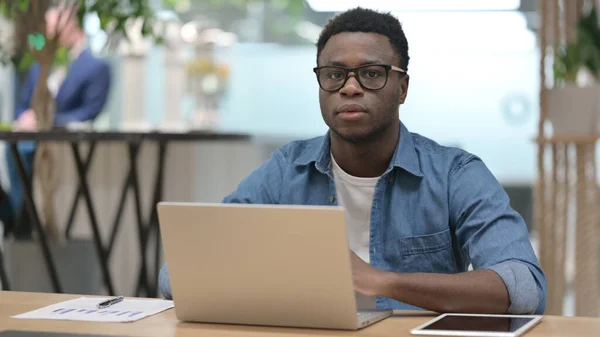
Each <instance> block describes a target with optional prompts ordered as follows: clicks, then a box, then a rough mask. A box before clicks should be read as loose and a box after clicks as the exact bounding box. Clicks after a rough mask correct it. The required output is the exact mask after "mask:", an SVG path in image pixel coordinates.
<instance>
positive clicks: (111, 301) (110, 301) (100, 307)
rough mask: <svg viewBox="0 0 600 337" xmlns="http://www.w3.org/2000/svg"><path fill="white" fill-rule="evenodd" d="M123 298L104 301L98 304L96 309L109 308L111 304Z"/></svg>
mask: <svg viewBox="0 0 600 337" xmlns="http://www.w3.org/2000/svg"><path fill="white" fill-rule="evenodd" d="M124 298H125V297H123V296H119V297H115V298H111V299H108V300H106V301H103V302H100V303H98V306H97V307H98V309H104V308H108V307H110V306H111V305H113V304H117V303H119V302H121V301H122V300H123V299H124Z"/></svg>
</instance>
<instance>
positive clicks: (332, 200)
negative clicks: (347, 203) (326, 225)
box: [329, 195, 335, 204]
mask: <svg viewBox="0 0 600 337" xmlns="http://www.w3.org/2000/svg"><path fill="white" fill-rule="evenodd" d="M334 201H335V197H334V196H333V195H332V196H330V197H329V202H330V203H332V204H333V202H334Z"/></svg>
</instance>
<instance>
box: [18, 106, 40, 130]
mask: <svg viewBox="0 0 600 337" xmlns="http://www.w3.org/2000/svg"><path fill="white" fill-rule="evenodd" d="M36 127H37V118H36V116H35V111H33V109H27V110H25V112H23V113H22V114H21V116H19V118H18V119H17V120H16V121H15V128H17V129H19V130H25V131H31V130H35V129H36Z"/></svg>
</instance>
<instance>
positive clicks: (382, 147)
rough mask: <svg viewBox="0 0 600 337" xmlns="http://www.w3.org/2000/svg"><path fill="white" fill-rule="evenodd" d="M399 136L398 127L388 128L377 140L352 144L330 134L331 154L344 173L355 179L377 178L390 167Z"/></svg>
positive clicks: (332, 133)
mask: <svg viewBox="0 0 600 337" xmlns="http://www.w3.org/2000/svg"><path fill="white" fill-rule="evenodd" d="M399 135H400V131H399V127H396V126H390V128H389V129H388V130H386V131H385V133H384V134H382V135H381V136H380V137H378V138H377V139H374V140H372V141H370V142H365V143H352V142H348V141H347V140H344V139H343V138H341V137H340V136H339V135H337V134H335V133H334V132H330V139H331V153H332V154H333V157H334V158H335V161H336V163H337V164H338V165H339V166H340V168H341V169H342V170H344V172H346V173H348V174H350V175H352V176H355V177H379V176H381V175H382V174H383V173H384V172H385V170H387V168H388V167H389V165H390V161H391V160H392V157H393V156H394V151H395V150H396V146H397V145H398V141H399Z"/></svg>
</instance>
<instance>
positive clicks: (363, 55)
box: [159, 8, 546, 314]
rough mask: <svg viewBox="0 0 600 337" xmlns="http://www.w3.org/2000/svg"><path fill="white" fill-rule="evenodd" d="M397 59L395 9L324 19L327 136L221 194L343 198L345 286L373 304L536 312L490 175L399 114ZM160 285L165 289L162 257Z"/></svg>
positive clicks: (506, 209) (302, 200) (526, 266)
mask: <svg viewBox="0 0 600 337" xmlns="http://www.w3.org/2000/svg"><path fill="white" fill-rule="evenodd" d="M408 63H409V56H408V44H407V41H406V37H405V35H404V32H403V30H402V27H401V25H400V23H399V22H398V20H397V19H396V18H395V17H393V16H391V15H389V14H383V13H378V12H374V11H371V10H366V9H361V8H357V9H353V10H350V11H347V12H344V13H342V14H340V15H338V16H337V17H336V18H334V19H333V20H332V21H330V22H329V23H328V25H327V26H326V27H325V28H324V30H323V32H322V34H321V36H320V38H319V41H318V43H317V65H318V67H317V68H315V73H316V75H317V79H318V82H319V85H320V91H319V101H320V107H321V113H322V115H323V119H324V121H325V123H326V124H327V125H328V126H329V131H328V133H327V134H326V135H325V136H324V137H319V138H314V139H310V140H305V141H296V142H292V143H290V144H288V145H286V146H284V147H282V148H280V149H279V150H277V151H275V152H274V153H273V155H272V157H271V158H270V159H269V160H268V161H267V162H266V163H264V164H263V165H262V166H261V167H259V168H258V169H257V170H255V171H254V172H253V173H251V174H250V175H249V176H248V177H247V178H246V179H244V180H243V181H242V182H241V183H240V185H239V186H238V188H237V190H236V191H235V192H233V193H232V194H231V195H229V196H227V197H226V198H225V199H224V202H226V203H256V204H300V205H336V204H338V205H343V206H344V207H345V209H346V215H347V216H346V218H347V226H348V233H349V244H350V248H351V250H352V252H351V261H352V269H353V281H354V286H355V290H356V291H357V292H358V293H360V294H363V295H366V296H375V297H376V304H377V306H378V307H382V308H383V307H385V308H393V309H414V308H415V307H416V308H422V309H427V310H432V311H436V312H474V313H514V314H528V313H538V314H540V313H543V312H544V309H545V305H546V279H545V276H544V273H543V271H542V270H541V268H540V266H539V264H538V261H537V259H536V256H535V254H534V251H533V249H532V247H531V244H530V241H529V236H528V232H527V228H526V225H525V223H524V221H523V219H522V218H521V217H520V216H519V215H518V213H516V212H515V211H514V210H513V209H511V208H510V206H509V199H508V197H507V195H506V193H505V192H504V190H503V189H502V187H501V186H500V184H499V183H498V182H497V181H496V179H495V178H494V176H493V175H492V174H491V173H490V172H489V170H488V169H487V168H486V166H485V165H484V164H483V163H482V161H481V160H480V159H479V158H478V157H476V156H474V155H472V154H469V153H467V152H465V151H462V150H459V149H455V148H449V147H444V146H440V145H438V144H436V143H435V142H434V141H432V140H430V139H427V138H425V137H423V136H420V135H418V134H412V133H410V132H409V131H408V130H407V129H406V127H405V126H404V125H403V124H402V123H401V122H400V121H399V106H400V105H401V104H403V103H404V102H405V100H406V97H407V93H408V87H409V76H408V74H407V69H408ZM315 235H318V233H315ZM273 253H274V254H276V253H277V252H273ZM470 264H471V265H472V266H473V271H468V267H469V265H470ZM315 277H318V276H317V275H315ZM159 282H160V288H161V291H162V292H163V294H165V297H167V298H168V297H170V296H171V289H170V283H169V278H168V271H167V266H166V265H165V266H164V267H163V269H162V270H161V275H160V281H159Z"/></svg>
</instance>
